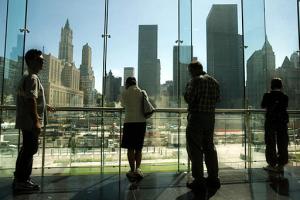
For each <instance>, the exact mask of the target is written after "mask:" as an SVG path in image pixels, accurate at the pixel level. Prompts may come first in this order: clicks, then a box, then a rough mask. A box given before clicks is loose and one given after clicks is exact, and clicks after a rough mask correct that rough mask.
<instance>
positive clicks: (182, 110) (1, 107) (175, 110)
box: [0, 105, 300, 114]
mask: <svg viewBox="0 0 300 200" xmlns="http://www.w3.org/2000/svg"><path fill="white" fill-rule="evenodd" d="M55 109H56V111H93V112H101V111H106V112H122V111H124V108H121V107H120V108H112V107H55ZM0 110H16V106H15V105H0ZM155 112H159V113H163V112H171V113H187V108H156V110H155ZM245 112H250V113H265V110H264V109H216V111H215V113H233V114H240V113H245ZM288 113H289V114H300V110H288Z"/></svg>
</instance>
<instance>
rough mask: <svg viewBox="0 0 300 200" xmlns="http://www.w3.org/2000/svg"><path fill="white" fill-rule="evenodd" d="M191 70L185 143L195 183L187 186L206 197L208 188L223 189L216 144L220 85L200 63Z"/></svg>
mask: <svg viewBox="0 0 300 200" xmlns="http://www.w3.org/2000/svg"><path fill="white" fill-rule="evenodd" d="M188 70H189V73H190V75H191V80H190V81H189V83H188V84H187V86H186V91H185V94H184V99H185V101H186V102H187V103H188V123H187V128H186V142H187V152H188V155H189V158H190V159H191V162H192V176H193V178H194V181H193V182H192V183H187V187H188V188H190V189H192V190H193V191H195V192H200V193H202V194H206V191H207V189H208V191H210V189H212V190H214V193H215V192H216V191H217V190H218V189H219V188H220V180H219V178H218V171H219V167H218V158H217V152H216V149H215V145H214V142H213V134H214V125H215V107H216V103H217V102H218V101H219V98H220V90H219V84H218V82H217V81H216V80H215V79H214V78H213V77H211V76H209V75H208V74H207V73H205V72H204V71H203V66H202V64H201V63H199V62H192V63H190V64H189V66H188ZM203 155H204V158H205V164H206V167H207V173H208V177H207V178H204V173H203Z"/></svg>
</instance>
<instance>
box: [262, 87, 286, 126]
mask: <svg viewBox="0 0 300 200" xmlns="http://www.w3.org/2000/svg"><path fill="white" fill-rule="evenodd" d="M288 101H289V99H288V96H287V95H285V94H284V93H283V92H281V91H271V92H268V93H265V94H264V97H263V100H262V102H261V107H262V108H265V109H266V110H267V112H266V120H268V121H272V122H279V123H280V122H283V123H288V121H289V116H288V113H287V107H288Z"/></svg>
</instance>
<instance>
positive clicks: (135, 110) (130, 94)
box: [121, 85, 147, 123]
mask: <svg viewBox="0 0 300 200" xmlns="http://www.w3.org/2000/svg"><path fill="white" fill-rule="evenodd" d="M146 95H147V94H146ZM142 103H143V94H142V90H141V89H140V88H139V87H138V86H136V85H132V86H130V87H129V88H127V89H125V90H124V92H123V93H122V96H121V104H122V106H123V107H124V108H125V120H124V123H130V122H146V118H145V117H144V113H143V112H144V111H143V104H142Z"/></svg>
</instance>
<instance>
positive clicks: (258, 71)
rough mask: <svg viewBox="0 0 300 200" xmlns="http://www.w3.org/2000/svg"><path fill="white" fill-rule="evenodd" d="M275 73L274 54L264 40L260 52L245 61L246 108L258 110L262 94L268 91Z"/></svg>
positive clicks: (267, 42)
mask: <svg viewBox="0 0 300 200" xmlns="http://www.w3.org/2000/svg"><path fill="white" fill-rule="evenodd" d="M274 73H275V54H274V51H273V49H272V46H271V45H270V43H269V41H268V40H266V42H265V43H264V45H263V47H262V49H261V50H257V51H255V52H254V53H253V54H252V55H251V56H250V58H249V59H248V60H247V100H248V106H250V107H252V108H260V103H261V100H262V97H263V94H264V93H265V92H267V91H268V90H269V89H270V82H271V79H272V78H273V76H274Z"/></svg>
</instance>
